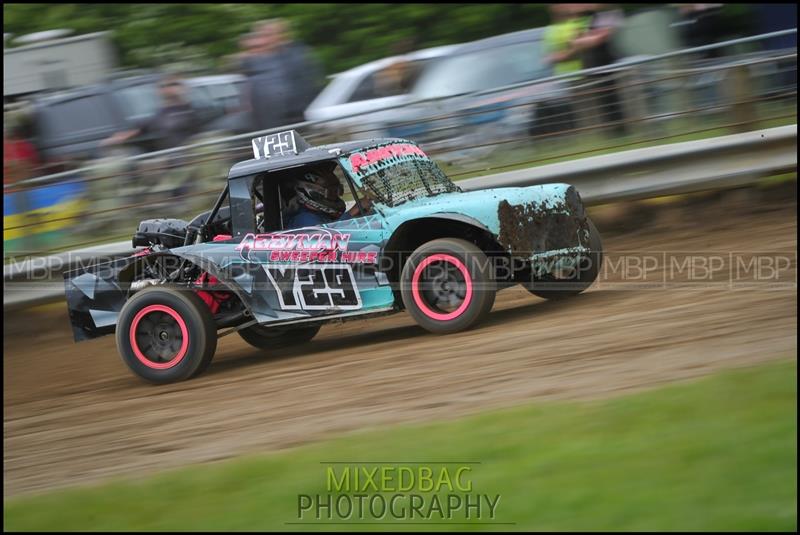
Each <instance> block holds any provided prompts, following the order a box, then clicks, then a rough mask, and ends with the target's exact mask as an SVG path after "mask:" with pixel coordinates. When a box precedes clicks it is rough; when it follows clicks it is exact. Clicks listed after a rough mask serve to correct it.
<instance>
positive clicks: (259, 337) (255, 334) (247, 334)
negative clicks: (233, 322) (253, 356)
mask: <svg viewBox="0 0 800 535" xmlns="http://www.w3.org/2000/svg"><path fill="white" fill-rule="evenodd" d="M320 328H322V326H321V325H307V326H304V327H288V326H287V327H264V326H262V325H253V326H252V327H248V328H246V329H242V330H241V331H239V336H241V337H242V340H244V341H245V342H247V343H248V344H250V345H251V346H253V347H256V348H258V349H263V350H269V349H280V348H283V347H291V346H296V345H299V344H304V343H306V342H310V341H311V339H312V338H314V337H315V336H316V335H317V333H318V332H319V330H320Z"/></svg>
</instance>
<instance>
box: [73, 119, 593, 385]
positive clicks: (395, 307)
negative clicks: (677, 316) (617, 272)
mask: <svg viewBox="0 0 800 535" xmlns="http://www.w3.org/2000/svg"><path fill="white" fill-rule="evenodd" d="M252 145H253V153H254V158H252V159H250V160H247V161H244V162H240V163H238V164H236V165H234V166H233V167H232V168H231V169H230V172H229V174H228V177H227V181H226V185H225V187H224V188H223V190H222V193H221V194H220V195H219V197H218V198H217V201H216V203H215V204H214V206H213V207H212V209H211V210H209V211H207V212H204V213H202V214H200V215H198V216H197V217H195V218H194V219H193V220H192V221H188V222H187V221H184V220H180V219H154V220H146V221H142V222H141V223H140V224H139V228H138V229H137V231H136V233H135V234H134V237H133V247H134V248H135V253H134V254H133V255H132V256H129V257H127V258H118V259H115V260H112V261H108V262H103V263H98V264H95V265H93V266H89V267H82V268H80V269H76V270H73V271H70V272H67V273H65V275H64V276H65V286H66V300H67V305H68V308H69V316H70V321H71V324H72V329H73V334H74V338H75V341H82V340H87V339H92V338H96V337H99V336H102V335H106V334H111V333H116V342H117V347H118V350H119V353H120V355H121V356H122V359H123V361H124V362H125V363H126V364H127V366H128V367H129V368H130V369H131V370H132V371H133V372H134V373H135V374H136V375H138V376H140V377H141V378H143V379H145V380H147V381H151V382H154V383H169V382H173V381H179V380H184V379H188V378H191V377H194V376H196V375H198V374H200V373H201V372H202V371H203V370H205V369H206V368H207V367H208V365H209V363H210V362H211V360H212V358H213V356H214V352H215V350H216V346H217V339H218V338H219V337H222V336H225V335H228V334H232V333H234V332H235V333H237V334H238V335H239V336H241V337H242V338H243V339H244V340H245V341H246V342H248V343H249V344H251V345H253V346H255V347H256V348H258V349H261V350H264V351H270V350H274V349H277V348H282V347H287V346H292V345H299V344H305V343H308V342H309V341H310V340H311V339H312V338H314V336H315V335H316V334H317V332H318V331H319V330H320V327H321V326H322V325H323V324H325V323H328V322H337V321H345V320H349V319H352V318H366V317H372V316H378V315H382V314H387V313H395V312H399V311H402V310H405V311H407V312H408V313H409V314H410V315H411V317H412V318H413V319H414V320H415V321H416V322H417V323H418V324H419V325H420V326H422V327H423V328H425V329H427V330H428V331H430V332H433V333H441V334H445V333H455V332H458V331H463V330H465V329H469V328H471V327H473V326H475V325H477V324H478V323H479V322H480V321H481V320H483V319H484V318H486V316H487V315H488V314H489V312H490V310H491V308H492V306H493V304H494V300H495V293H496V292H497V291H498V290H500V289H503V288H506V287H509V286H513V285H516V284H521V285H523V286H524V287H525V288H527V289H528V290H529V291H530V292H532V293H533V294H535V295H537V296H540V297H545V298H548V299H559V298H563V297H567V296H572V295H576V294H578V293H580V292H582V291H583V290H585V289H586V288H588V287H589V286H590V285H591V284H592V283H593V282H594V280H595V279H596V277H597V276H598V273H599V270H600V266H601V263H602V260H603V252H602V243H601V239H600V234H599V233H598V231H597V229H596V228H595V226H594V224H593V223H592V221H591V220H590V219H589V218H588V217H587V215H586V212H585V209H584V206H583V203H582V201H581V199H580V195H579V194H578V192H577V191H576V189H575V188H574V187H572V186H570V185H568V184H546V185H536V186H529V187H517V188H499V189H487V190H480V191H470V192H464V191H462V190H461V189H460V188H459V187H458V186H457V185H456V184H455V183H453V182H452V181H451V180H450V179H448V178H447V176H446V175H445V173H444V172H443V171H442V170H441V169H440V168H439V167H438V166H437V164H436V163H435V162H434V161H433V160H431V159H430V158H429V157H428V156H427V155H426V154H425V153H424V152H423V151H422V149H420V147H419V146H417V145H416V144H415V143H414V142H412V141H409V140H405V139H370V140H364V141H352V142H346V143H341V144H332V145H325V146H316V147H314V146H310V145H309V144H308V143H307V142H306V141H305V140H303V139H302V137H300V135H299V134H298V133H297V132H295V131H288V132H280V133H277V134H270V135H267V136H262V137H260V138H256V139H253V140H252ZM320 168H324V169H326V170H327V171H329V172H330V173H333V175H335V176H336V177H337V178H338V179H339V180H340V181H341V185H342V186H343V187H342V188H341V189H340V193H343V192H344V191H346V192H348V194H349V195H348V194H345V196H349V198H348V199H347V201H349V204H350V205H352V206H353V207H354V208H352V209H351V211H353V212H355V214H356V215H355V216H353V217H350V218H348V219H339V220H332V221H330V222H326V223H322V224H315V225H312V226H306V227H301V228H290V227H291V225H290V222H291V221H292V218H291V217H290V216H291V212H292V210H293V209H294V208H293V207H295V208H296V205H297V203H296V202H294V200H295V199H294V197H295V196H296V195H297V189H296V186H295V185H296V184H297V183H298V179H299V177H302V176H304V174H305V173H307V172H308V170H309V169H320ZM342 201H345V199H344V198H343V199H342ZM137 248H138V249H137Z"/></svg>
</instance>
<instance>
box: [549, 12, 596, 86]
mask: <svg viewBox="0 0 800 535" xmlns="http://www.w3.org/2000/svg"><path fill="white" fill-rule="evenodd" d="M579 9H580V4H550V15H551V17H552V22H551V24H550V25H549V26H548V27H547V28H546V29H545V34H544V44H545V48H546V50H547V52H548V54H549V56H548V61H549V62H550V63H553V64H555V67H554V69H553V70H554V72H555V74H566V73H569V72H574V71H579V70H581V69H582V68H583V61H582V60H581V57H580V49H579V48H578V47H577V46H576V45H575V44H574V41H575V39H576V38H577V37H578V36H579V35H580V34H581V33H583V31H584V29H585V27H586V24H587V23H588V20H587V19H586V18H585V17H580V16H578V10H579Z"/></svg>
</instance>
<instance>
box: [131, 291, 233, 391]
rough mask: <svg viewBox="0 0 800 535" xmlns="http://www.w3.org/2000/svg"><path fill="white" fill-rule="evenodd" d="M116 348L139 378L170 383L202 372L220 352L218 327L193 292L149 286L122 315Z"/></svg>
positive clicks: (132, 298)
mask: <svg viewBox="0 0 800 535" xmlns="http://www.w3.org/2000/svg"><path fill="white" fill-rule="evenodd" d="M116 337H117V349H118V350H119V353H120V356H121V357H122V360H123V361H124V362H125V364H127V366H128V367H129V368H130V369H131V370H132V371H133V372H134V373H135V374H136V375H138V376H139V377H141V378H142V379H145V380H147V381H150V382H153V383H171V382H174V381H182V380H185V379H189V378H190V377H193V376H195V375H197V374H199V373H202V372H203V371H204V370H205V369H206V368H207V367H208V365H209V363H210V362H211V359H212V358H213V357H214V351H216V348H217V328H216V325H215V324H214V318H213V316H212V315H211V312H210V311H209V309H208V307H207V306H206V304H205V303H204V302H203V301H202V300H201V299H200V298H199V297H198V296H197V295H196V294H195V293H194V292H192V291H191V290H183V289H176V288H148V289H145V290H142V291H140V292H138V293H136V294H135V295H134V296H133V297H131V298H130V299H129V300H128V302H127V303H125V306H123V307H122V310H121V311H120V314H119V321H118V322H117V333H116Z"/></svg>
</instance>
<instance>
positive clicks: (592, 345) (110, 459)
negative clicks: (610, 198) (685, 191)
mask: <svg viewBox="0 0 800 535" xmlns="http://www.w3.org/2000/svg"><path fill="white" fill-rule="evenodd" d="M598 227H600V229H601V230H602V229H603V226H602V224H600V223H598ZM796 232H797V217H796V205H795V204H794V202H793V201H786V202H783V203H777V204H776V203H774V202H773V203H770V204H768V205H764V204H760V205H759V207H758V209H752V208H748V205H747V203H746V202H744V203H743V202H740V201H737V202H735V203H732V201H729V202H727V203H726V202H723V201H719V200H715V201H713V203H712V204H705V205H703V204H700V205H697V204H686V205H682V206H671V207H669V208H665V209H662V210H659V214H658V218H657V219H655V220H653V221H652V222H651V223H650V224H645V225H640V226H637V227H636V231H635V232H632V233H627V234H619V235H616V236H605V244H604V245H605V248H606V250H607V251H610V252H611V253H612V254H611V255H610V256H609V259H611V260H612V261H613V260H614V258H615V257H614V254H613V253H614V252H615V251H628V252H630V251H647V252H650V253H659V254H660V252H662V251H672V252H676V251H695V252H696V251H709V250H713V251H715V252H719V253H722V256H723V257H726V255H727V254H728V253H729V252H731V251H737V252H742V251H744V252H747V251H781V252H784V253H788V254H789V256H790V257H791V258H792V261H791V267H790V268H789V269H788V270H786V271H785V272H784V273H783V275H782V276H781V279H780V280H781V282H782V283H783V285H782V286H778V287H770V286H767V285H761V286H757V287H756V288H751V289H732V288H730V287H728V286H727V285H726V284H724V283H723V284H721V285H718V286H713V285H703V284H700V283H696V284H692V285H689V286H685V285H684V286H683V287H681V286H680V285H675V284H673V285H668V286H666V287H665V286H664V284H663V279H661V278H660V277H661V276H663V275H664V273H666V271H665V269H666V268H665V267H664V266H663V265H662V266H660V267H658V268H657V269H655V270H654V271H653V272H651V273H650V276H649V277H648V278H647V280H648V281H650V282H652V283H653V284H651V285H650V286H647V285H636V284H624V285H623V284H620V277H619V275H613V274H612V275H611V276H610V278H609V279H607V280H605V281H603V282H601V283H599V284H597V285H595V286H594V287H592V288H591V289H590V290H589V291H587V292H586V293H585V294H583V295H581V296H579V297H577V298H574V299H569V300H566V301H562V302H546V301H543V300H541V299H538V298H536V297H533V296H531V295H530V294H528V293H527V292H526V291H525V290H523V289H522V288H520V287H515V288H511V289H507V290H504V291H502V292H501V293H500V294H499V295H498V298H497V302H496V304H495V306H494V309H493V312H492V314H491V315H490V317H489V319H488V321H487V322H486V323H485V324H483V325H481V326H480V327H478V328H476V329H474V330H472V331H469V332H465V333H460V334H456V335H450V336H435V335H432V334H428V333H426V332H425V331H423V330H422V329H421V328H419V327H417V326H416V325H415V324H414V323H413V322H412V320H411V318H410V317H409V316H408V315H407V314H399V315H394V316H390V317H385V318H378V319H373V320H365V321H356V322H351V323H346V324H340V325H328V326H325V327H323V329H322V331H321V332H320V334H319V335H318V337H317V338H316V339H315V340H314V341H313V342H311V343H310V344H308V345H307V346H306V347H303V348H302V349H285V350H281V351H276V352H275V353H274V354H272V355H264V354H262V353H259V352H258V351H257V350H255V349H252V348H250V346H248V345H246V344H245V343H244V342H243V341H242V340H240V339H239V337H238V336H235V335H233V336H229V337H226V338H223V339H221V340H220V343H219V348H218V350H217V356H216V359H215V361H214V363H212V365H211V367H210V369H209V371H208V372H207V373H206V374H204V375H203V376H201V377H199V378H197V379H195V380H192V381H188V382H184V383H180V384H175V385H168V386H151V385H148V384H145V383H142V382H140V381H138V380H137V379H136V378H135V377H134V376H132V375H131V374H130V373H129V372H128V370H127V368H125V367H124V365H123V364H122V362H121V360H120V358H119V357H118V355H117V352H116V348H115V346H114V338H113V336H112V337H105V338H101V339H98V340H93V341H89V342H84V343H81V344H74V343H73V342H72V339H71V334H70V331H69V328H68V320H67V317H66V311H65V306H64V305H63V303H61V304H58V305H51V306H48V307H44V308H40V309H37V310H34V311H26V312H24V313H16V314H15V316H14V317H10V318H6V320H5V322H4V335H5V336H4V341H3V349H4V352H5V356H4V367H5V373H4V377H3V401H4V412H3V428H4V432H3V446H4V457H3V460H4V474H5V478H4V490H5V492H6V493H7V494H12V495H13V494H20V493H27V492H32V491H38V490H43V489H48V488H54V487H61V486H67V485H74V484H80V483H85V482H88V481H93V480H98V479H102V478H106V477H108V476H112V475H119V474H143V473H148V472H151V471H156V470H160V469H164V468H167V467H175V466H180V465H185V464H189V463H196V462H203V461H210V460H215V459H222V458H226V457H231V456H235V455H239V454H242V453H246V452H254V451H266V450H274V449H278V448H283V447H288V446H292V445H296V444H300V443H304V442H308V441H311V440H318V439H320V438H323V437H329V436H333V435H337V434H341V433H344V432H347V431H351V430H355V429H361V428H365V427H372V426H378V425H386V424H393V423H397V422H407V421H417V420H429V419H436V418H450V417H453V416H456V415H460V414H465V413H471V412H476V411H481V410H484V409H487V408H490V407H501V406H509V405H514V404H519V403H524V402H527V401H529V400H532V399H547V398H571V399H584V398H593V397H603V396H609V395H614V394H616V393H618V392H623V391H632V390H637V389H641V388H647V387H651V386H654V385H657V384H661V383H665V382H668V381H674V380H679V379H684V378H690V377H695V376H699V375H703V374H707V373H709V372H712V371H715V370H718V369H722V368H729V367H737V366H746V365H750V364H753V363H757V362H761V361H766V360H770V359H777V358H796V357H795V355H796V351H797V323H796V322H797V313H796V307H797V285H796V249H797V241H796ZM656 256H658V254H656ZM607 265H608V261H607ZM667 265H669V264H667ZM724 276H727V271H725V272H724ZM678 279H679V280H683V281H685V280H686V278H685V276H679V277H678ZM720 280H723V279H720ZM724 280H727V279H724ZM659 281H660V282H659Z"/></svg>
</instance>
